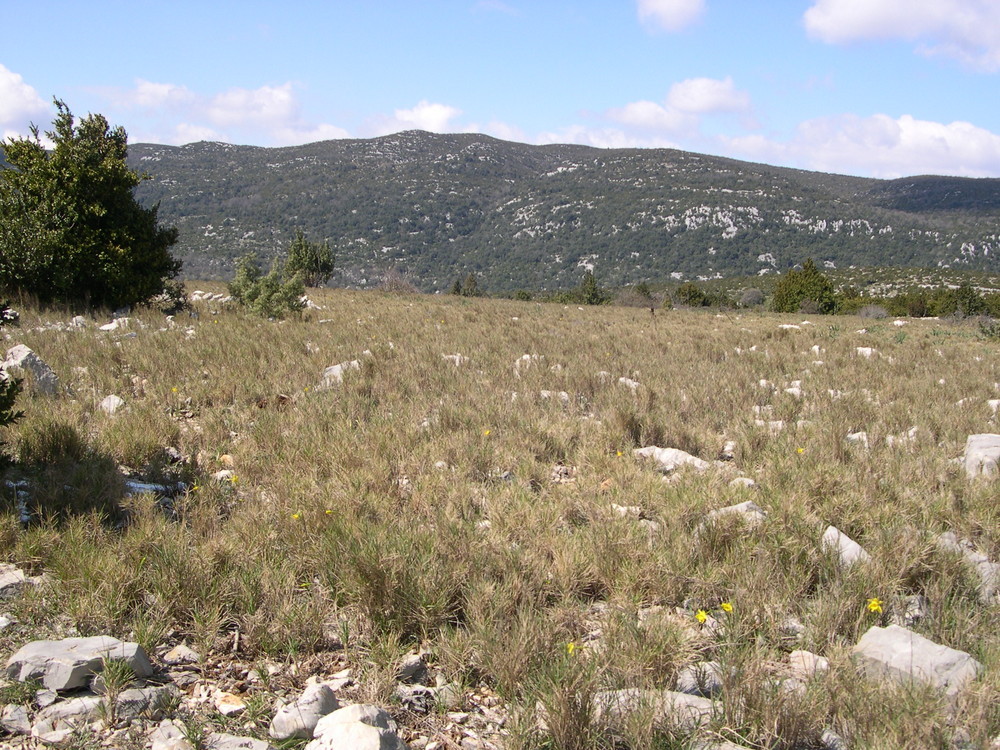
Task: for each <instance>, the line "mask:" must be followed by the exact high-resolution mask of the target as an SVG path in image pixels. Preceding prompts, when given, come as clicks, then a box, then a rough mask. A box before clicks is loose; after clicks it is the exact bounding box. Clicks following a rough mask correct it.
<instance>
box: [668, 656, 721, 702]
mask: <svg viewBox="0 0 1000 750" xmlns="http://www.w3.org/2000/svg"><path fill="white" fill-rule="evenodd" d="M674 689H675V690H676V691H677V692H678V693H687V694H688V695H700V696H702V697H704V698H712V697H714V696H716V695H718V694H719V693H720V692H722V667H721V666H720V665H719V662H717V661H706V662H699V663H698V664H691V665H689V666H687V667H684V668H683V669H682V670H681V671H680V672H679V673H678V674H677V682H676V683H675V685H674Z"/></svg>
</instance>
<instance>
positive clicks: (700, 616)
mask: <svg viewBox="0 0 1000 750" xmlns="http://www.w3.org/2000/svg"><path fill="white" fill-rule="evenodd" d="M694 619H696V620H697V621H698V622H700V623H701V624H702V625H704V624H705V620H707V619H708V612H706V611H705V610H703V609H699V610H698V611H697V612H696V613H695V615H694Z"/></svg>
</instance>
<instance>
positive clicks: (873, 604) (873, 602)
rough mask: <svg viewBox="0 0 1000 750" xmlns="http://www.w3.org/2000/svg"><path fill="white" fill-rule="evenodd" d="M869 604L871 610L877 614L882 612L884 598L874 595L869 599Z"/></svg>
mask: <svg viewBox="0 0 1000 750" xmlns="http://www.w3.org/2000/svg"><path fill="white" fill-rule="evenodd" d="M867 606H868V611H869V612H871V613H873V614H876V615H880V614H882V600H881V599H879V598H878V597H877V596H873V597H872V598H871V599H869V600H868V605H867Z"/></svg>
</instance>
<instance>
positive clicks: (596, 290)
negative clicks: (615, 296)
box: [577, 271, 611, 305]
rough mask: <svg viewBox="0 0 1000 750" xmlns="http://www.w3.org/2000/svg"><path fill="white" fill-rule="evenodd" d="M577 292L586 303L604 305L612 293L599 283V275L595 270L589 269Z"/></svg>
mask: <svg viewBox="0 0 1000 750" xmlns="http://www.w3.org/2000/svg"><path fill="white" fill-rule="evenodd" d="M577 294H578V295H579V298H580V301H581V302H582V303H583V304H585V305H604V304H607V303H608V302H609V301H610V299H611V297H610V295H609V294H608V293H607V292H606V291H604V290H603V289H601V287H600V286H598V285H597V277H596V276H594V272H593V271H587V272H586V273H585V274H584V275H583V280H582V281H581V282H580V286H579V288H578V289H577Z"/></svg>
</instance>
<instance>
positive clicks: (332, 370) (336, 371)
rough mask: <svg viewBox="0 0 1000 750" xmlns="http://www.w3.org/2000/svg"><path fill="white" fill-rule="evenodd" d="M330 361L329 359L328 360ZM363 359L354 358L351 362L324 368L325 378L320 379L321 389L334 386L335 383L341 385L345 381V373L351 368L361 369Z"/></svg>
mask: <svg viewBox="0 0 1000 750" xmlns="http://www.w3.org/2000/svg"><path fill="white" fill-rule="evenodd" d="M327 361H329V360H327ZM360 369H361V360H359V359H352V360H350V361H349V362H341V363H339V364H336V365H332V366H330V367H327V368H326V369H325V370H323V379H322V380H321V381H320V384H319V387H320V388H321V389H325V388H332V387H333V386H335V385H340V384H341V383H343V382H344V373H346V372H348V371H349V370H360Z"/></svg>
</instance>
